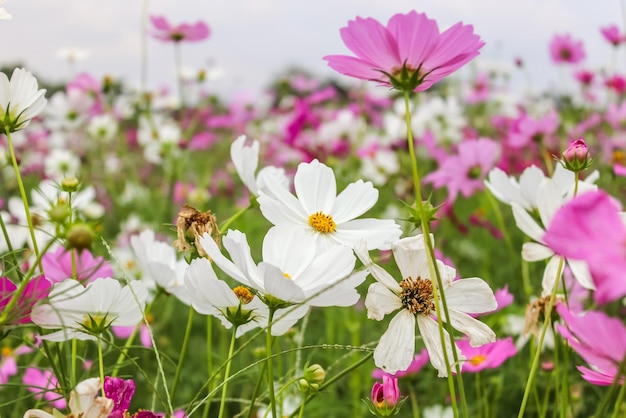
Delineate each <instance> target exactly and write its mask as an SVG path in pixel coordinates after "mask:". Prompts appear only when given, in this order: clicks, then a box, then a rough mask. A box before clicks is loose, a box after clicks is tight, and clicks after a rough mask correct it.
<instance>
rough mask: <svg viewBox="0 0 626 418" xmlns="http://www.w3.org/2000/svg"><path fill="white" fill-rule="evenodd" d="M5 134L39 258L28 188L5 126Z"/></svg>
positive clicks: (36, 254) (36, 255) (29, 229)
mask: <svg viewBox="0 0 626 418" xmlns="http://www.w3.org/2000/svg"><path fill="white" fill-rule="evenodd" d="M5 134H6V137H7V145H8V147H9V154H10V155H11V164H12V165H13V170H14V171H15V178H16V179H17V186H18V188H19V190H20V197H21V198H22V203H23V204H24V213H25V214H26V222H27V223H28V231H29V232H30V239H31V241H32V242H33V251H34V252H35V257H37V258H38V259H39V247H38V246H37V239H36V238H35V227H34V226H33V218H32V216H31V215H30V209H29V207H28V198H27V197H26V189H24V183H23V182H22V176H21V175H20V168H19V167H18V165H17V158H16V156H15V149H14V148H13V141H12V140H11V132H9V128H5ZM39 271H40V272H41V273H43V265H42V264H41V260H39Z"/></svg>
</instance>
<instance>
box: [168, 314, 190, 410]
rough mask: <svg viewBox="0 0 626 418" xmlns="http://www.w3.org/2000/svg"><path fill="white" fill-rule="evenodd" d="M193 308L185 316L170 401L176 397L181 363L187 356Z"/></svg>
mask: <svg viewBox="0 0 626 418" xmlns="http://www.w3.org/2000/svg"><path fill="white" fill-rule="evenodd" d="M194 312H195V311H194V310H193V307H191V306H190V307H189V315H188V316H187V327H186V329H185V336H184V337H183V346H182V347H181V349H180V358H179V359H178V364H177V365H176V374H175V375H174V383H173V384H172V392H171V394H170V397H171V399H174V395H176V389H177V388H178V382H179V380H180V374H181V372H182V371H183V363H184V362H185V361H184V360H185V355H186V354H187V345H188V344H189V337H191V326H192V324H193V313H194Z"/></svg>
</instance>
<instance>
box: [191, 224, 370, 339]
mask: <svg viewBox="0 0 626 418" xmlns="http://www.w3.org/2000/svg"><path fill="white" fill-rule="evenodd" d="M305 237H306V232H304V231H302V230H301V229H298V228H291V227H289V226H280V227H275V228H271V229H270V231H269V232H268V233H267V235H266V236H265V238H264V239H263V261H262V262H260V263H258V264H256V263H255V262H254V260H253V259H252V255H251V253H250V246H249V245H248V242H247V239H246V236H245V234H243V233H242V232H239V231H232V230H230V231H228V233H227V234H226V236H224V238H223V239H222V245H223V246H224V248H225V249H226V251H228V253H229V255H230V258H231V260H232V261H231V260H229V259H227V258H226V257H224V255H222V253H221V252H220V249H219V248H218V247H217V244H215V241H213V239H212V238H211V237H210V236H208V235H207V234H205V235H204V236H203V238H201V239H200V245H202V248H204V250H205V251H206V253H207V254H208V255H209V257H211V259H212V260H213V262H214V263H215V264H216V265H217V266H219V268H220V269H221V270H222V271H224V272H225V273H226V274H228V275H229V276H230V277H232V278H233V279H235V280H237V281H238V282H239V283H241V284H243V285H244V286H247V287H250V288H252V289H255V290H256V291H258V293H259V294H260V296H261V298H262V299H264V301H265V302H266V303H267V302H270V303H275V304H276V305H278V306H280V308H279V309H277V310H276V313H275V315H274V318H276V319H277V320H276V322H274V323H273V325H272V334H273V335H281V334H283V333H284V332H286V331H287V330H288V329H289V327H291V326H292V325H293V324H295V323H296V322H297V321H298V319H300V318H302V317H303V316H304V315H305V314H306V312H307V311H308V309H309V306H352V305H354V304H355V303H356V302H357V301H358V300H359V294H358V292H357V291H356V289H355V288H356V287H357V286H358V285H359V284H361V283H362V282H363V281H364V280H365V277H366V275H367V273H366V272H364V271H363V272H359V273H356V274H353V275H350V273H351V272H352V271H353V269H354V264H355V261H356V257H355V256H354V254H353V253H352V250H351V249H350V248H348V247H344V246H335V247H332V248H330V249H329V250H327V251H325V252H322V253H320V254H318V253H317V252H316V250H315V248H314V247H312V246H310V245H308V244H307V240H306V239H305ZM298 304H302V305H300V306H298V307H296V308H284V306H290V305H298Z"/></svg>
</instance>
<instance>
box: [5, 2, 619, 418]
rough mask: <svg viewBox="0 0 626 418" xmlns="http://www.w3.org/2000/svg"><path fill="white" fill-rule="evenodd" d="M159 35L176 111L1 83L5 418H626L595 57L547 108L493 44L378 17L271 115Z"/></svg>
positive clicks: (160, 95)
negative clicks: (489, 50)
mask: <svg viewBox="0 0 626 418" xmlns="http://www.w3.org/2000/svg"><path fill="white" fill-rule="evenodd" d="M2 3H3V2H2V1H0V24H5V23H7V22H5V20H9V19H11V15H10V5H9V6H8V7H9V10H8V11H7V10H5V9H4V7H1V6H2ZM147 23H149V25H148V33H149V35H150V36H152V37H153V38H154V39H156V40H158V41H159V42H162V43H163V44H164V45H162V46H163V47H164V48H165V47H168V48H169V47H171V48H173V49H174V50H175V54H174V56H175V57H176V58H175V59H176V63H175V64H176V67H177V69H178V73H177V81H178V83H177V85H176V86H172V88H171V90H168V91H149V90H145V89H134V88H131V87H130V86H128V85H125V84H124V83H123V82H121V81H120V80H117V79H116V78H115V77H114V76H111V77H105V78H103V79H99V78H96V77H94V76H93V75H91V74H89V73H79V74H76V75H75V76H74V77H73V79H72V80H71V81H70V82H68V83H67V84H65V85H62V86H54V85H47V84H46V83H45V81H44V80H45V75H42V77H41V78H39V75H33V74H32V73H31V72H30V71H29V70H28V68H21V67H20V68H10V69H5V70H6V72H5V73H0V173H1V178H2V181H1V182H0V215H1V217H0V221H1V222H0V227H1V234H0V273H1V274H0V349H1V351H2V357H1V359H0V417H24V418H41V417H44V418H45V417H53V418H58V417H74V418H76V417H90V418H92V417H97V418H100V417H103V418H105V417H112V418H127V417H137V418H149V417H219V418H223V417H241V418H244V417H255V418H256V417H263V418H264V417H327V418H340V417H365V416H371V415H374V416H378V417H386V416H399V417H425V418H435V417H436V418H439V417H466V418H468V417H480V418H490V417H493V418H496V417H498V418H500V417H556V416H558V417H596V418H601V417H616V418H617V417H622V416H626V386H625V385H624V376H626V325H625V324H624V315H625V313H626V310H625V309H626V308H625V304H624V297H625V296H626V275H625V273H624V272H625V271H626V251H625V250H624V249H625V248H626V217H625V216H624V212H622V202H623V201H624V196H625V195H624V193H625V191H626V178H625V177H626V100H625V99H626V76H624V75H623V73H622V72H620V71H618V70H617V69H615V68H613V67H607V68H605V69H602V70H593V69H590V68H587V67H585V57H586V54H585V48H584V40H583V39H578V38H577V37H576V36H573V35H571V34H562V33H557V34H555V36H554V38H553V39H552V40H551V41H550V43H549V45H546V46H545V50H546V54H550V56H551V57H552V60H553V63H554V65H555V66H559V67H561V71H562V73H563V74H565V75H566V77H568V78H570V79H571V80H570V81H571V82H572V85H574V86H575V89H573V90H571V91H569V90H565V89H563V90H559V91H544V92H536V93H532V94H531V93H528V94H523V95H521V94H519V93H514V92H513V88H512V86H511V85H510V75H511V73H510V72H511V71H523V69H524V68H523V66H524V64H523V63H522V62H517V63H515V65H512V66H511V68H504V67H502V66H493V65H492V66H488V65H485V63H484V62H483V61H481V57H480V52H481V49H482V47H483V46H484V44H485V41H484V40H483V39H481V36H480V34H478V33H475V31H474V28H473V27H472V25H471V24H467V23H457V24H454V25H452V26H450V27H449V28H444V27H441V26H440V25H439V24H438V23H437V22H436V21H435V20H433V19H431V18H429V17H428V16H427V15H426V14H425V13H422V12H417V11H410V12H406V13H398V14H395V15H394V16H393V17H391V19H389V21H387V22H380V21H378V20H375V19H373V18H361V17H357V18H355V19H354V20H351V21H349V22H347V24H346V26H345V27H343V28H340V29H339V30H338V33H337V36H338V37H340V38H341V39H342V40H343V42H344V43H345V45H346V47H347V48H348V49H349V50H350V51H351V55H336V54H335V55H333V54H334V51H328V55H327V56H325V57H320V59H324V60H325V61H326V62H327V63H328V65H329V66H330V67H331V68H332V69H334V70H335V71H337V75H336V77H333V78H332V79H321V78H319V77H316V76H315V75H313V74H310V73H308V72H307V71H305V70H289V71H286V72H285V73H284V75H282V76H280V77H277V78H276V80H275V81H274V82H273V83H272V85H271V86H268V88H267V91H266V95H265V96H264V97H265V98H264V99H263V100H260V99H259V100H255V101H250V100H247V99H245V98H242V97H218V96H215V95H212V94H210V93H209V92H210V91H211V90H210V88H208V87H209V85H210V83H211V82H212V81H210V80H209V79H210V74H209V73H208V72H207V70H206V69H200V70H197V71H193V72H189V71H182V64H183V62H182V60H181V56H180V46H181V44H184V43H187V42H204V41H205V40H206V39H207V38H210V36H211V35H212V30H211V28H210V26H209V25H208V24H206V23H204V22H202V21H200V22H191V23H180V24H179V23H174V22H170V21H169V20H168V18H167V17H165V16H150V18H149V22H147ZM598 31H599V33H600V34H601V35H602V36H603V37H604V39H606V41H607V45H608V46H610V47H611V48H613V49H614V52H616V53H617V52H621V53H623V51H622V48H623V45H624V43H626V35H624V34H623V33H622V31H621V29H620V28H618V27H617V26H607V27H603V28H598ZM461 68H465V69H464V74H463V76H460V75H459V74H458V73H456V72H457V71H458V70H460V69H461ZM455 73H456V74H455ZM351 79H352V80H351ZM354 79H357V80H359V83H358V84H357V83H355V82H354Z"/></svg>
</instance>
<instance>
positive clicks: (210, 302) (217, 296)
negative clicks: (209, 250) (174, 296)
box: [185, 258, 239, 315]
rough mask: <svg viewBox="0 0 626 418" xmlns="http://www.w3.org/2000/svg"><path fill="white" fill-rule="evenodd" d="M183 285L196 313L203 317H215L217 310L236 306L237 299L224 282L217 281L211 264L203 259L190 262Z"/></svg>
mask: <svg viewBox="0 0 626 418" xmlns="http://www.w3.org/2000/svg"><path fill="white" fill-rule="evenodd" d="M185 283H186V284H187V286H188V287H189V290H190V297H191V301H192V304H193V307H194V309H195V310H196V311H198V312H200V313H201V314H205V315H215V314H216V313H217V312H219V308H226V307H229V306H238V305H239V299H238V298H237V296H235V293H234V292H233V290H232V289H231V288H230V286H228V285H227V284H226V283H225V282H223V281H221V280H219V279H218V278H217V276H216V275H215V272H214V271H213V267H212V266H211V263H210V262H209V261H208V260H207V259H205V258H197V259H195V260H193V261H192V262H191V264H190V265H189V267H188V268H187V271H186V272H185Z"/></svg>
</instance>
